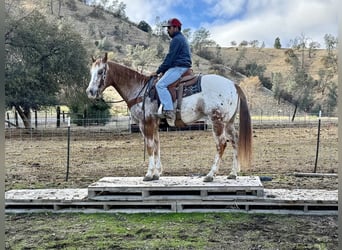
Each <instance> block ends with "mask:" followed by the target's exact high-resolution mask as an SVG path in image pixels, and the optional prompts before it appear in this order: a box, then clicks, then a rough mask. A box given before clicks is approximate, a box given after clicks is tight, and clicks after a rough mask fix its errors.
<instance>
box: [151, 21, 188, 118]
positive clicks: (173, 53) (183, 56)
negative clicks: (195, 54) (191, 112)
mask: <svg viewBox="0 0 342 250" xmlns="http://www.w3.org/2000/svg"><path fill="white" fill-rule="evenodd" d="M163 27H167V33H168V34H169V36H170V37H171V38H172V40H171V42H170V46H169V52H168V54H167V55H166V57H165V59H164V61H163V63H162V64H161V65H160V66H159V68H158V69H157V71H156V72H153V73H151V76H157V75H159V74H160V73H162V74H163V75H162V77H161V78H160V79H159V81H158V83H157V85H156V87H157V92H158V96H159V99H160V101H161V103H162V105H163V112H162V114H157V116H158V117H160V118H167V119H170V120H174V119H175V116H176V115H175V111H174V110H173V103H172V98H171V94H170V92H169V90H168V89H167V87H168V86H169V85H170V84H171V83H173V82H175V81H176V80H177V79H179V78H180V77H181V76H182V75H183V74H184V73H185V72H186V71H187V70H188V69H189V68H190V67H191V65H192V62H191V51H190V46H189V43H188V41H187V40H186V38H185V37H184V35H183V34H182V33H181V29H182V23H181V22H180V21H179V20H178V19H177V18H172V19H170V20H168V22H167V24H165V25H163Z"/></svg>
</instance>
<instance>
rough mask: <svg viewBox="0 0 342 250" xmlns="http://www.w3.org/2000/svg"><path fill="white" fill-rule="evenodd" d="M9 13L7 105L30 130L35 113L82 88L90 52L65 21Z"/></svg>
mask: <svg viewBox="0 0 342 250" xmlns="http://www.w3.org/2000/svg"><path fill="white" fill-rule="evenodd" d="M6 14H7V16H6V24H5V30H6V36H5V48H6V64H5V80H6V81H5V91H6V98H5V103H6V106H7V107H8V108H12V107H14V108H15V109H16V110H17V111H18V114H19V115H20V117H21V119H22V120H23V123H24V126H25V128H30V127H31V110H39V109H41V108H42V107H44V106H51V105H56V104H57V103H58V102H61V101H66V99H64V97H65V96H67V95H68V92H69V91H71V89H72V87H73V86H79V83H80V82H81V80H80V79H82V78H84V77H85V76H86V75H87V74H88V69H87V59H86V55H87V53H86V51H85V49H84V47H83V46H82V44H81V43H80V41H81V40H82V39H81V37H80V35H78V34H76V33H75V32H73V31H72V29H71V28H70V26H68V25H67V24H66V23H63V22H62V21H61V22H59V25H58V24H57V23H49V22H47V20H46V19H45V17H44V16H43V15H41V14H40V13H38V12H37V11H33V12H31V13H29V14H28V15H26V16H24V17H22V18H19V19H14V18H13V17H11V16H10V15H8V13H6Z"/></svg>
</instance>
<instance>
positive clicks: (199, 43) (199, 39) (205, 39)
mask: <svg viewBox="0 0 342 250" xmlns="http://www.w3.org/2000/svg"><path fill="white" fill-rule="evenodd" d="M209 37H210V32H209V30H207V29H205V28H203V27H201V28H200V29H198V30H196V31H195V32H194V34H193V40H192V42H191V45H192V46H193V48H194V49H195V51H196V52H197V54H199V55H200V54H201V53H202V52H203V49H204V48H205V47H208V46H213V45H215V42H214V41H213V40H210V39H209Z"/></svg>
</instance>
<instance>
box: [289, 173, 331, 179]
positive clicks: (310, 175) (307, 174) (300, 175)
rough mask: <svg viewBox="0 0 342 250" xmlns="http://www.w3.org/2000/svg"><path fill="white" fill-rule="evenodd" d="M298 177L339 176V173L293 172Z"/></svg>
mask: <svg viewBox="0 0 342 250" xmlns="http://www.w3.org/2000/svg"><path fill="white" fill-rule="evenodd" d="M293 175H294V176H296V177H335V178H337V177H338V174H333V173H297V172H296V173H293Z"/></svg>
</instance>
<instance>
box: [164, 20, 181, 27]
mask: <svg viewBox="0 0 342 250" xmlns="http://www.w3.org/2000/svg"><path fill="white" fill-rule="evenodd" d="M162 26H163V27H170V26H175V27H181V26H182V23H181V22H180V21H179V20H178V19H177V18H171V19H170V20H169V21H167V23H166V24H164V25H162Z"/></svg>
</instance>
